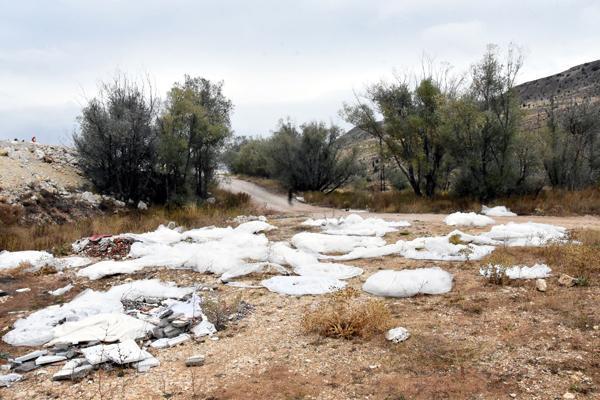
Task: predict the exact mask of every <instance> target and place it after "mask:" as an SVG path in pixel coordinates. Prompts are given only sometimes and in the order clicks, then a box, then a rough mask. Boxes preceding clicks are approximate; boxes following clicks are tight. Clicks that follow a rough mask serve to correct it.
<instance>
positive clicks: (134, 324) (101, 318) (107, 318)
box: [48, 313, 154, 345]
mask: <svg viewBox="0 0 600 400" xmlns="http://www.w3.org/2000/svg"><path fill="white" fill-rule="evenodd" d="M153 327H154V325H152V324H150V323H148V322H144V321H141V320H139V319H137V318H133V317H130V316H129V315H125V314H121V313H108V314H97V315H92V316H90V317H87V318H84V319H82V320H80V321H74V322H67V323H65V324H62V325H59V326H57V327H55V328H54V329H53V335H54V339H52V340H51V341H50V342H49V343H48V344H50V345H52V344H55V343H68V344H77V343H81V342H91V341H95V340H99V341H102V342H109V343H110V342H117V341H122V340H125V339H139V338H143V337H145V336H146V334H147V333H148V332H149V331H150V330H151V329H152V328H153Z"/></svg>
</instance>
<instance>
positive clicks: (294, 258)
mask: <svg viewBox="0 0 600 400" xmlns="http://www.w3.org/2000/svg"><path fill="white" fill-rule="evenodd" d="M269 261H270V262H272V263H276V264H281V265H289V266H290V267H299V266H301V265H307V264H316V263H318V262H319V259H318V258H317V256H316V255H315V254H312V253H307V252H305V251H302V250H297V249H292V248H291V247H290V246H289V245H288V244H287V243H285V242H275V243H273V244H272V245H271V246H270V248H269Z"/></svg>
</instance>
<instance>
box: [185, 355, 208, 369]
mask: <svg viewBox="0 0 600 400" xmlns="http://www.w3.org/2000/svg"><path fill="white" fill-rule="evenodd" d="M201 365H204V356H203V355H197V356H191V357H189V358H188V359H187V360H185V366H186V367H199V366H201Z"/></svg>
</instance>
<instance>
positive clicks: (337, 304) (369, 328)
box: [302, 288, 392, 339]
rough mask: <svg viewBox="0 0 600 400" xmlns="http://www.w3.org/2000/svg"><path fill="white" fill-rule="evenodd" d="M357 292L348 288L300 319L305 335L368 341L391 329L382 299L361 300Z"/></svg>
mask: <svg viewBox="0 0 600 400" xmlns="http://www.w3.org/2000/svg"><path fill="white" fill-rule="evenodd" d="M358 296H359V292H358V291H357V290H355V289H352V288H348V289H345V290H342V291H339V292H336V293H333V294H331V295H328V296H327V297H326V298H325V300H324V301H322V302H320V303H319V304H317V305H316V306H315V307H313V308H311V309H309V310H307V311H306V313H305V314H304V316H303V317H302V327H303V329H304V331H305V332H307V333H317V334H319V335H321V336H325V337H334V338H343V339H351V338H353V337H360V338H370V337H372V336H373V335H374V334H377V333H382V332H385V331H386V330H388V329H389V328H390V327H391V325H392V324H391V322H392V320H391V314H390V311H389V310H388V308H387V307H386V305H385V303H384V302H383V301H381V300H372V299H369V300H361V299H359V298H358Z"/></svg>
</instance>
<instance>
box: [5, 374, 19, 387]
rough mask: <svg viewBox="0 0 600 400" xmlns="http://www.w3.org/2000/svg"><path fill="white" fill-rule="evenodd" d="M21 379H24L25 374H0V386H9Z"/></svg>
mask: <svg viewBox="0 0 600 400" xmlns="http://www.w3.org/2000/svg"><path fill="white" fill-rule="evenodd" d="M21 379H23V375H19V374H7V375H0V387H9V386H10V385H12V384H13V383H15V382H18V381H20V380H21Z"/></svg>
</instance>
